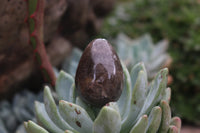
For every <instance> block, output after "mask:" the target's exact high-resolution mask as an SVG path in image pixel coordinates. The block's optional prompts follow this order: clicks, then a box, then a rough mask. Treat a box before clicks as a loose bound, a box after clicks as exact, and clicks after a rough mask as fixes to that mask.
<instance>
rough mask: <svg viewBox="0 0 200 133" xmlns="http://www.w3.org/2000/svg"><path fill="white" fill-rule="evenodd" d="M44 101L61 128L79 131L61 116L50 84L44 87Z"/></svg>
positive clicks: (52, 117)
mask: <svg viewBox="0 0 200 133" xmlns="http://www.w3.org/2000/svg"><path fill="white" fill-rule="evenodd" d="M44 103H45V104H44V105H45V109H46V112H47V114H48V115H49V117H50V119H51V120H52V121H53V122H54V123H55V124H56V125H57V126H58V127H59V128H61V129H62V130H72V131H74V132H77V131H75V130H74V129H73V128H72V127H71V126H70V125H69V124H68V123H66V122H65V120H63V118H62V117H61V116H60V114H59V112H58V110H57V106H56V103H55V101H54V99H53V96H52V94H51V91H50V88H49V87H48V86H45V88H44Z"/></svg>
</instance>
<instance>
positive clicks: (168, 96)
mask: <svg viewBox="0 0 200 133" xmlns="http://www.w3.org/2000/svg"><path fill="white" fill-rule="evenodd" d="M162 100H164V101H166V102H168V103H170V100H171V88H169V87H168V88H166V89H165V94H164V96H163V98H162Z"/></svg>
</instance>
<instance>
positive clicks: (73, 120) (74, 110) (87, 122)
mask: <svg viewBox="0 0 200 133" xmlns="http://www.w3.org/2000/svg"><path fill="white" fill-rule="evenodd" d="M59 112H60V114H61V116H62V117H63V119H64V120H65V121H66V122H67V123H68V124H69V125H70V126H72V127H73V128H74V129H75V130H77V131H79V132H81V133H91V132H92V126H93V121H92V119H91V118H90V116H89V115H88V113H87V112H86V111H85V109H83V108H82V107H80V106H78V105H76V104H73V103H70V102H67V101H63V100H61V101H59Z"/></svg>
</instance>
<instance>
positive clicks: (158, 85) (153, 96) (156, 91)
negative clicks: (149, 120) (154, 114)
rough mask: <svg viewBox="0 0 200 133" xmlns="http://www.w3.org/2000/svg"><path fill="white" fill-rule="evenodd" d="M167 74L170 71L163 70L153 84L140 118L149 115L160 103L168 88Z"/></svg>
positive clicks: (149, 89)
mask: <svg viewBox="0 0 200 133" xmlns="http://www.w3.org/2000/svg"><path fill="white" fill-rule="evenodd" d="M167 74H168V69H167V68H165V69H162V70H161V71H160V72H159V73H158V74H157V75H156V77H155V78H154V80H153V81H152V82H151V84H150V86H149V88H148V91H149V92H148V95H147V98H146V100H145V103H144V106H143V108H142V110H141V112H140V115H139V116H141V115H143V114H148V113H149V112H150V111H151V109H152V108H153V107H154V106H155V105H156V104H158V103H159V102H160V100H161V98H162V97H163V95H164V92H165V89H166V86H167Z"/></svg>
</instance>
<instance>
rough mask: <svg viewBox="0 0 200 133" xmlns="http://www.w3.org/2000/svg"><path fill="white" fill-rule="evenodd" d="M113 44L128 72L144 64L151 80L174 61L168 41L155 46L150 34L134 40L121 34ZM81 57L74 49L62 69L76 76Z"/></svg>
mask: <svg viewBox="0 0 200 133" xmlns="http://www.w3.org/2000/svg"><path fill="white" fill-rule="evenodd" d="M112 42H113V44H115V45H113V46H114V47H115V50H116V52H117V54H118V55H119V57H120V59H121V60H122V61H123V62H124V64H125V65H126V66H127V67H128V70H129V71H130V69H131V68H132V67H133V66H134V65H135V64H137V63H138V62H144V64H145V67H146V70H147V73H148V78H149V79H152V78H153V77H154V76H155V75H156V73H157V72H158V71H159V70H160V69H161V68H163V67H165V66H169V65H170V63H171V61H172V59H171V57H170V56H169V55H168V53H167V52H166V50H167V48H168V41H167V40H162V41H160V42H158V43H157V44H156V45H154V44H153V42H152V39H151V36H150V35H149V34H146V35H143V36H142V37H140V38H138V39H135V40H133V39H131V38H129V37H128V36H126V35H125V34H123V33H120V34H118V36H117V37H116V39H113V40H112ZM81 55H82V51H81V50H79V49H77V48H74V49H73V50H72V53H71V55H70V56H69V57H67V58H66V59H65V61H64V63H63V65H62V69H63V70H65V71H66V72H68V73H70V74H71V75H72V76H75V73H76V68H77V66H78V62H79V60H80V57H81Z"/></svg>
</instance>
